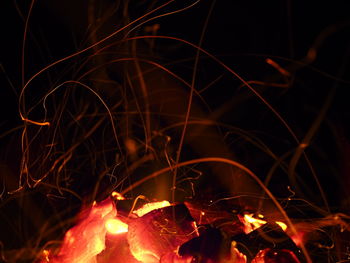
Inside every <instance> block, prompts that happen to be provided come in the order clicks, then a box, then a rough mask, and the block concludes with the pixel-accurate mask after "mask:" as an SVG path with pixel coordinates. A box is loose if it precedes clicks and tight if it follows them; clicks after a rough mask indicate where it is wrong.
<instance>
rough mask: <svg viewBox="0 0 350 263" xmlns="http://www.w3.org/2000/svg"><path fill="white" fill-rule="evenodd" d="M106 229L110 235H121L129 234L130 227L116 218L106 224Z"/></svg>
mask: <svg viewBox="0 0 350 263" xmlns="http://www.w3.org/2000/svg"><path fill="white" fill-rule="evenodd" d="M105 227H106V229H107V231H108V233H110V234H121V233H126V232H128V225H127V224H125V223H124V222H122V221H120V220H119V219H115V218H111V219H108V220H107V221H106V223H105Z"/></svg>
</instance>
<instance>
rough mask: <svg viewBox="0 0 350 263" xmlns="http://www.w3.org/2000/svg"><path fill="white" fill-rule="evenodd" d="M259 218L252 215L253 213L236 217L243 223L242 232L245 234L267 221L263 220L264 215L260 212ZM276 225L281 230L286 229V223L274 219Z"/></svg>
mask: <svg viewBox="0 0 350 263" xmlns="http://www.w3.org/2000/svg"><path fill="white" fill-rule="evenodd" d="M258 217H259V218H255V217H253V214H244V216H243V217H242V216H239V217H238V218H239V219H240V221H241V222H242V223H243V224H244V232H245V233H246V234H248V233H250V232H252V231H254V230H255V229H257V228H259V227H261V226H262V225H265V224H266V223H267V221H265V220H263V218H264V216H263V215H262V214H259V215H258ZM275 223H276V224H277V225H279V226H280V227H281V228H282V230H283V231H286V230H287V225H286V224H285V223H283V222H281V221H275Z"/></svg>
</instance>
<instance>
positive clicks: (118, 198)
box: [111, 192, 125, 200]
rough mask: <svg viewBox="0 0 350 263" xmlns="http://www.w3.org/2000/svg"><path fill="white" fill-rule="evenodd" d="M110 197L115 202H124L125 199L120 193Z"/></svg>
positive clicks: (114, 193)
mask: <svg viewBox="0 0 350 263" xmlns="http://www.w3.org/2000/svg"><path fill="white" fill-rule="evenodd" d="M111 195H112V197H113V198H114V199H116V200H125V197H124V196H123V195H122V194H121V193H118V192H113V193H112V194H111Z"/></svg>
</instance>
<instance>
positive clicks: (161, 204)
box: [133, 201, 170, 217]
mask: <svg viewBox="0 0 350 263" xmlns="http://www.w3.org/2000/svg"><path fill="white" fill-rule="evenodd" d="M167 206H170V203H169V201H159V202H153V203H148V204H145V205H143V206H142V207H141V208H139V209H137V210H135V211H134V212H133V213H134V214H136V215H137V216H138V217H141V216H143V215H145V214H147V213H149V212H151V211H153V210H156V209H159V208H163V207H167Z"/></svg>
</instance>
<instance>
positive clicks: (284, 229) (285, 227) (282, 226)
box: [275, 221, 287, 231]
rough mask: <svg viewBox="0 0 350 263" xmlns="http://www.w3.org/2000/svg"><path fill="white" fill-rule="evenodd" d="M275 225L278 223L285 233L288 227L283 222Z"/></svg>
mask: <svg viewBox="0 0 350 263" xmlns="http://www.w3.org/2000/svg"><path fill="white" fill-rule="evenodd" d="M275 223H276V224H277V225H279V226H280V227H281V228H282V230H283V231H286V229H287V225H286V224H285V223H283V222H281V221H276V222H275Z"/></svg>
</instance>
